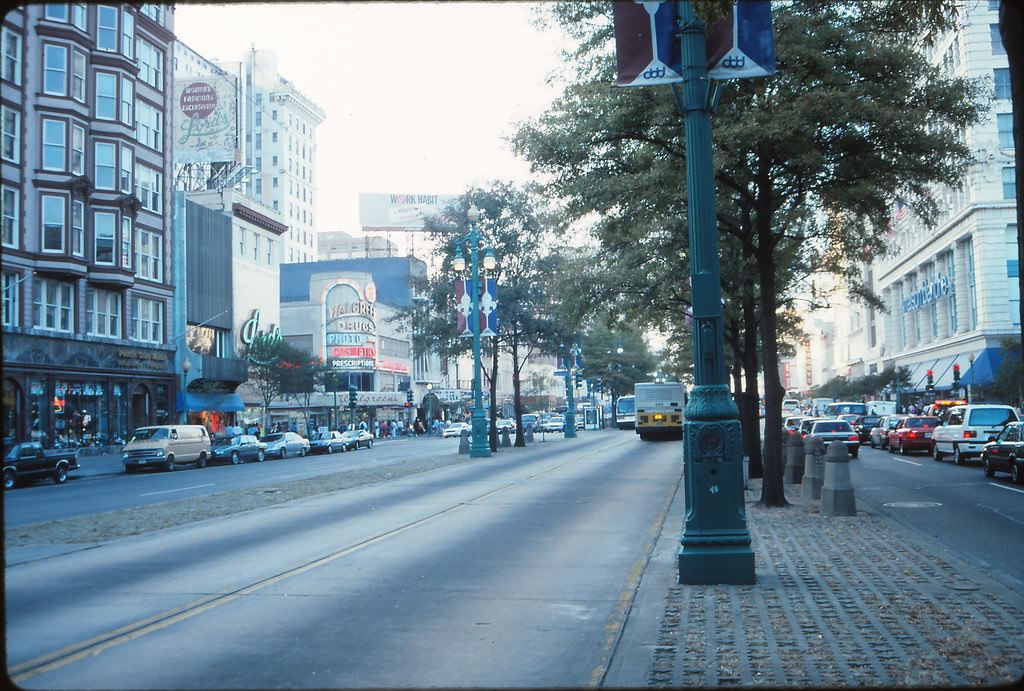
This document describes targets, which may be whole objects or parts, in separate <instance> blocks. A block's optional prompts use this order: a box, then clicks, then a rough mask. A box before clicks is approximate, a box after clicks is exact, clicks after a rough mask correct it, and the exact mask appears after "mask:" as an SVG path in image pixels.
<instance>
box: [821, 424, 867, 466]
mask: <svg viewBox="0 0 1024 691" xmlns="http://www.w3.org/2000/svg"><path fill="white" fill-rule="evenodd" d="M809 434H810V436H812V437H818V438H820V439H821V440H822V441H823V442H825V447H826V448H827V447H828V445H829V444H831V443H832V442H834V441H841V442H843V444H845V445H846V450H847V451H849V452H850V456H851V457H852V458H856V457H857V454H858V453H859V452H860V437H859V436H858V435H857V433H856V432H855V431H854V430H853V425H851V424H850V423H849V422H847V421H846V420H839V419H835V420H817V421H815V422H814V423H813V424H812V425H811V429H810V432H809Z"/></svg>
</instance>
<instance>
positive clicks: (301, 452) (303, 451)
mask: <svg viewBox="0 0 1024 691" xmlns="http://www.w3.org/2000/svg"><path fill="white" fill-rule="evenodd" d="M305 455H306V447H305V446H300V447H299V458H302V457H304V456H305Z"/></svg>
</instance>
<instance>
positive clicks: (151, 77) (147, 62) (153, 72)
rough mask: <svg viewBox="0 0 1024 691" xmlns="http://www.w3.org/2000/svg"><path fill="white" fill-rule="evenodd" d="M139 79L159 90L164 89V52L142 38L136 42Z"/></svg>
mask: <svg viewBox="0 0 1024 691" xmlns="http://www.w3.org/2000/svg"><path fill="white" fill-rule="evenodd" d="M135 43H136V46H135V53H136V61H137V62H138V64H139V79H141V80H142V81H143V82H144V83H146V84H149V85H150V86H151V87H153V88H154V89H157V90H162V89H163V87H164V52H163V51H162V50H160V48H158V47H157V46H155V45H153V44H152V43H150V42H149V41H147V40H146V39H144V38H142V37H141V36H140V37H138V38H137V39H136V40H135Z"/></svg>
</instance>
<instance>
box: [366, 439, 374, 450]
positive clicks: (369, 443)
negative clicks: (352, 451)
mask: <svg viewBox="0 0 1024 691" xmlns="http://www.w3.org/2000/svg"><path fill="white" fill-rule="evenodd" d="M366 448H368V449H372V448H373V440H372V439H371V440H370V441H368V442H366Z"/></svg>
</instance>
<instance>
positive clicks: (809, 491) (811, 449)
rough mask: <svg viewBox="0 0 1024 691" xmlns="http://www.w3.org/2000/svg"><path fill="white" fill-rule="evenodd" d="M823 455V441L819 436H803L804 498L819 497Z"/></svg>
mask: <svg viewBox="0 0 1024 691" xmlns="http://www.w3.org/2000/svg"><path fill="white" fill-rule="evenodd" d="M824 455H825V442H823V441H822V440H821V437H812V436H811V435H807V436H806V437H804V477H803V481H802V482H801V486H802V488H803V497H804V499H820V498H821V485H822V477H821V476H822V468H821V466H820V465H819V464H820V463H821V460H820V459H821V457H822V456H824Z"/></svg>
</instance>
